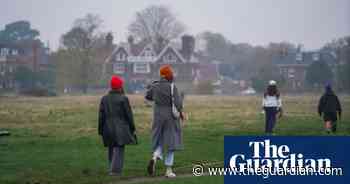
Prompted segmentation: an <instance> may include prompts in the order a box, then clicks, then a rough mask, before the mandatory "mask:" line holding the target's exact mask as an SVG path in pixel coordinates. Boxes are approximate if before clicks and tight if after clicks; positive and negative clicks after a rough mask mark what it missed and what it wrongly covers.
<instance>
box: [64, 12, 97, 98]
mask: <svg viewBox="0 0 350 184" xmlns="http://www.w3.org/2000/svg"><path fill="white" fill-rule="evenodd" d="M101 24H102V20H101V19H100V17H99V16H98V15H93V14H87V15H86V16H85V17H83V18H79V19H77V20H76V21H75V22H74V24H73V27H72V29H71V30H70V31H68V32H67V33H66V34H64V35H63V36H62V38H61V42H62V44H63V46H64V49H66V50H67V51H68V52H69V55H70V56H71V58H74V59H73V60H74V62H77V63H80V71H77V72H80V73H81V75H80V76H81V89H82V90H83V92H84V93H86V92H87V88H88V82H89V78H90V76H89V73H90V72H89V69H90V68H91V67H90V65H91V62H92V58H93V54H94V48H95V45H97V44H98V43H99V40H100V39H101V36H100V35H101V33H99V31H98V30H99V28H100V27H101Z"/></svg>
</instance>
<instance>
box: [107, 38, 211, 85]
mask: <svg viewBox="0 0 350 184" xmlns="http://www.w3.org/2000/svg"><path fill="white" fill-rule="evenodd" d="M178 45H180V46H178ZM178 45H176V44H175V43H172V42H167V41H165V40H162V39H160V40H158V42H157V43H154V42H150V41H140V42H137V43H136V42H135V41H134V38H133V37H131V36H130V37H129V38H128V41H127V43H120V44H118V45H117V46H116V47H115V48H114V50H113V51H112V53H111V54H110V55H109V56H108V57H107V58H106V60H105V67H104V70H105V71H104V73H105V75H107V76H110V75H112V74H117V75H120V76H122V77H124V78H125V79H126V80H127V81H128V82H129V84H132V86H133V87H134V88H137V89H138V88H140V89H142V88H144V87H145V85H146V84H147V83H149V82H151V81H152V80H157V79H159V68H160V67H161V66H162V65H164V64H169V65H171V66H172V67H173V69H174V73H175V76H176V81H177V82H187V83H193V82H194V81H198V80H204V79H205V80H213V81H215V80H217V78H218V70H217V68H216V64H215V63H210V62H208V61H205V59H203V58H204V57H202V56H200V55H198V54H197V53H195V39H194V37H192V36H189V35H184V36H182V38H181V44H178ZM208 68H211V69H208Z"/></svg>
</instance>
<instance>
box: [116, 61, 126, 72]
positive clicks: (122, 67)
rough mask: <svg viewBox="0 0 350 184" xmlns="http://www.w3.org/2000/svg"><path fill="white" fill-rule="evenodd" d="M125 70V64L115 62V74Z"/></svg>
mask: <svg viewBox="0 0 350 184" xmlns="http://www.w3.org/2000/svg"><path fill="white" fill-rule="evenodd" d="M124 72H125V64H124V63H120V62H116V63H113V73H115V74H123V73H124Z"/></svg>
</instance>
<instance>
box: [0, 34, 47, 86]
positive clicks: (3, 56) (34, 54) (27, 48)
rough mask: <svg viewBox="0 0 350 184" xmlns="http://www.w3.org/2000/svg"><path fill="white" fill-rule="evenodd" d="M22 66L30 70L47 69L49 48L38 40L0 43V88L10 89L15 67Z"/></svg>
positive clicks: (13, 83) (13, 82) (12, 84)
mask: <svg viewBox="0 0 350 184" xmlns="http://www.w3.org/2000/svg"><path fill="white" fill-rule="evenodd" d="M19 66H24V67H27V68H29V69H31V70H32V71H42V70H47V69H48V67H49V49H48V48H46V47H44V46H43V44H42V43H41V42H40V41H39V40H27V41H18V42H15V43H0V89H4V88H5V89H12V88H14V87H15V84H16V81H15V79H14V74H15V71H16V68H18V67H19Z"/></svg>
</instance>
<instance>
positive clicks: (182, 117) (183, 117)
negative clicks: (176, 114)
mask: <svg viewBox="0 0 350 184" xmlns="http://www.w3.org/2000/svg"><path fill="white" fill-rule="evenodd" d="M180 119H181V120H182V121H184V120H185V113H184V112H180Z"/></svg>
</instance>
